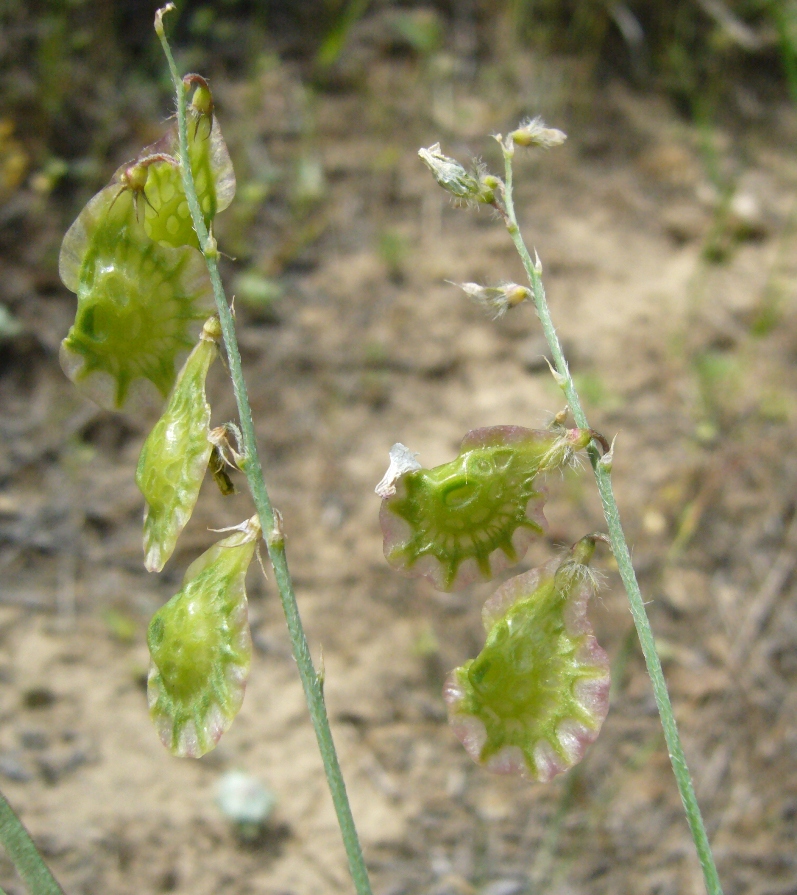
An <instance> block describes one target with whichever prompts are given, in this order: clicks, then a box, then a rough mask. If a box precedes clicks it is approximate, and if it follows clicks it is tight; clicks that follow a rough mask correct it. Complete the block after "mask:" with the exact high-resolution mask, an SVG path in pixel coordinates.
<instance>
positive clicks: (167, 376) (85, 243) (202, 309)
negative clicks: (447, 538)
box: [59, 183, 212, 410]
mask: <svg viewBox="0 0 797 895" xmlns="http://www.w3.org/2000/svg"><path fill="white" fill-rule="evenodd" d="M139 198H140V197H138V196H137V194H136V193H134V192H133V191H131V190H128V189H124V188H122V187H120V185H119V183H112V184H110V185H109V186H107V187H105V189H103V190H101V191H100V192H99V193H97V195H96V196H94V198H93V199H92V200H91V201H90V202H89V203H88V205H86V207H85V208H84V209H83V211H82V212H81V213H80V215H79V216H78V218H77V220H76V221H75V222H74V224H72V226H71V227H70V228H69V230H68V232H67V234H66V236H65V237H64V241H63V244H62V246H61V256H60V259H59V270H60V274H61V279H62V280H63V282H64V284H65V285H66V287H67V288H68V289H70V290H72V291H73V292H75V293H76V294H77V298H78V306H77V314H76V317H75V323H74V325H73V326H72V328H71V329H70V330H69V334H68V335H67V337H66V338H65V339H64V341H63V342H62V343H61V366H62V367H63V369H64V372H65V373H66V374H67V376H68V377H69V378H70V379H71V380H72V381H73V382H74V383H75V385H76V386H77V387H78V388H79V389H80V390H81V391H83V392H85V393H86V394H87V395H88V396H89V397H90V398H92V399H93V400H94V401H96V402H97V403H98V404H99V405H100V406H101V407H105V408H107V409H110V410H120V409H123V408H124V409H130V410H135V409H137V407H138V406H139V405H149V406H152V405H157V404H160V403H161V402H162V401H163V399H164V398H166V396H167V395H168V394H169V391H170V389H171V387H172V385H173V384H174V380H175V371H176V365H177V359H178V357H179V355H181V354H183V353H184V352H186V351H187V350H189V349H190V348H191V346H192V345H193V344H194V342H195V339H196V332H197V330H198V329H199V326H198V323H199V321H200V320H203V319H205V317H206V316H207V309H208V307H209V306H210V303H211V302H212V292H211V288H210V280H209V278H208V274H207V270H206V269H205V265H204V263H203V260H202V256H201V255H200V254H199V253H198V252H195V251H193V250H192V249H189V248H187V247H184V248H180V249H176V248H171V247H169V246H163V245H159V244H158V243H155V242H153V241H152V240H151V239H150V238H149V237H148V236H147V234H146V232H145V230H144V224H143V221H142V220H141V219H140V218H141V214H140V210H139V209H138V208H137V200H138V199H139Z"/></svg>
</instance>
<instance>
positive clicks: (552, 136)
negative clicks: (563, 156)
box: [509, 116, 567, 149]
mask: <svg viewBox="0 0 797 895" xmlns="http://www.w3.org/2000/svg"><path fill="white" fill-rule="evenodd" d="M509 137H510V139H511V141H512V142H513V143H514V144H515V145H516V146H541V147H542V148H543V149H551V148H553V147H554V146H561V145H562V143H564V141H565V140H566V139H567V134H565V133H564V132H563V131H560V130H557V129H556V128H555V127H546V126H545V122H544V121H543V120H542V118H540V117H539V116H538V117H537V118H532V119H530V120H528V121H525V122H524V123H523V124H521V126H520V127H519V128H518V129H517V130H516V131H512V133H511V134H510V135H509Z"/></svg>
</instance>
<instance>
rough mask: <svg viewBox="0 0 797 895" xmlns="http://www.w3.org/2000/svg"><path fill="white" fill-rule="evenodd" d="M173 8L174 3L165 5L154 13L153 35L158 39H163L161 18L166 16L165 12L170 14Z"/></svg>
mask: <svg viewBox="0 0 797 895" xmlns="http://www.w3.org/2000/svg"><path fill="white" fill-rule="evenodd" d="M174 8H175V6H174V3H167V4H166V6H162V7H161V8H160V9H159V10H158V11H157V12H156V13H155V33H156V34H157V35H158V37H163V17H164V16H165V15H166V13H167V12H172V10H174Z"/></svg>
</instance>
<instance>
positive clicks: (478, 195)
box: [418, 143, 500, 205]
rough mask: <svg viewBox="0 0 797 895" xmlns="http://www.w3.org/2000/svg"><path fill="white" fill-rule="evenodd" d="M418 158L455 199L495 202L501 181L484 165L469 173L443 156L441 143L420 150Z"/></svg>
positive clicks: (477, 166) (454, 161)
mask: <svg viewBox="0 0 797 895" xmlns="http://www.w3.org/2000/svg"><path fill="white" fill-rule="evenodd" d="M418 156H419V157H420V159H421V161H422V162H423V163H424V164H425V165H426V167H427V168H428V169H429V170H430V171H431V172H432V176H433V177H434V179H435V180H436V181H437V182H438V184H439V185H440V186H441V187H442V188H443V189H444V190H445V191H446V192H447V193H451V195H452V196H454V198H455V199H459V200H460V201H462V202H470V201H472V202H480V203H484V204H486V205H489V204H491V203H492V202H493V200H494V198H495V190H496V188H497V187H498V185H499V183H500V181H499V179H498V178H497V177H494V176H493V175H492V174H488V173H487V172H486V170H485V168H484V166H483V165H481V164H479V163H476V164H475V165H474V168H473V171H472V172H471V173H469V172H468V171H466V170H465V169H464V168H463V167H462V165H460V163H459V162H458V161H457V160H456V159H453V158H449V157H448V156H447V155H443V153H442V152H441V150H440V144H439V143H435V144H434V146H430V147H429V148H428V149H419V150H418Z"/></svg>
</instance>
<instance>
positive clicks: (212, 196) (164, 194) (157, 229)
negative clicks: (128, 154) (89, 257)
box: [139, 111, 235, 249]
mask: <svg viewBox="0 0 797 895" xmlns="http://www.w3.org/2000/svg"><path fill="white" fill-rule="evenodd" d="M191 114H192V117H194V118H195V119H196V120H195V121H193V122H191V121H189V127H188V157H189V160H190V162H191V172H192V174H193V176H194V185H195V186H196V191H197V198H198V199H199V205H200V208H201V210H202V216H203V217H204V219H205V225H206V226H207V227H208V229H209V228H210V225H211V224H212V222H213V218H214V217H215V216H216V214H217V213H218V212H220V211H224V209H225V208H227V206H228V205H229V204H230V202H232V200H233V197H234V196H235V172H234V171H233V167H232V162H231V161H230V154H229V152H228V151H227V144H226V143H225V142H224V137H222V135H221V129H220V128H219V124H218V121H217V120H216V118H215V117H213V116H211V115H200V114H199V113H197V112H195V111H192V113H191ZM177 144H178V140H177V126H176V124H175V125H174V126H173V127H172V128H171V129H170V130H169V132H168V133H167V134H166V136H165V137H163V138H162V139H161V140H159V141H158V142H157V143H154V144H153V145H152V146H148V147H147V148H146V149H144V150H143V151H142V152H141V153H140V155H139V159H144V158H146V157H147V156H152V155H157V154H160V153H166V154H169V155H172V156H176V155H177ZM144 195H145V196H146V205H145V208H144V226H145V228H146V231H147V235H148V236H149V237H150V238H151V239H154V240H156V241H157V242H160V243H163V244H165V245H170V246H175V247H177V246H192V247H193V248H195V249H198V248H199V242H198V240H197V235H196V232H195V231H194V225H193V223H192V221H191V213H190V211H189V209H188V201H187V200H186V197H185V190H184V189H183V180H182V174H181V173H180V168H179V167H178V166H175V165H172V164H169V163H168V162H166V161H158V162H155V163H153V164H152V165H150V166H149V176H148V178H147V183H146V186H145V187H144Z"/></svg>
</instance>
